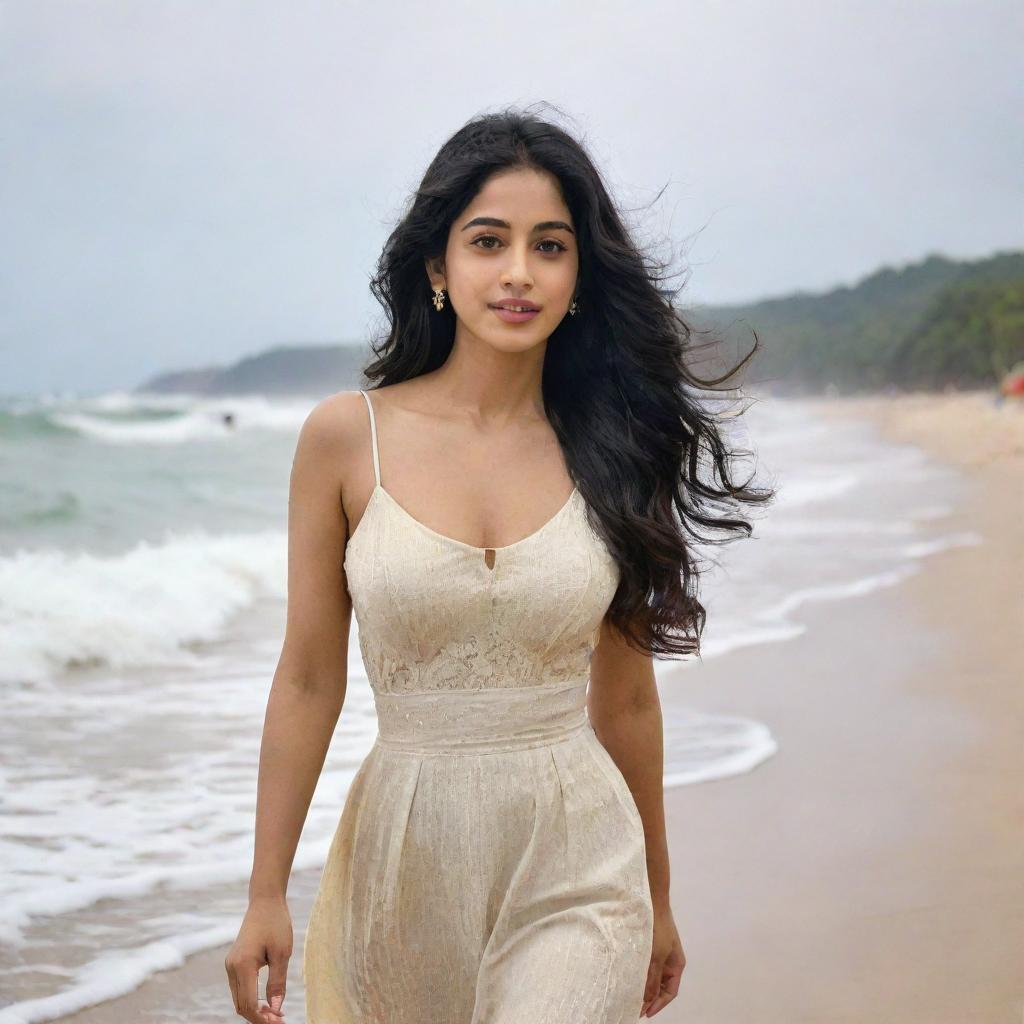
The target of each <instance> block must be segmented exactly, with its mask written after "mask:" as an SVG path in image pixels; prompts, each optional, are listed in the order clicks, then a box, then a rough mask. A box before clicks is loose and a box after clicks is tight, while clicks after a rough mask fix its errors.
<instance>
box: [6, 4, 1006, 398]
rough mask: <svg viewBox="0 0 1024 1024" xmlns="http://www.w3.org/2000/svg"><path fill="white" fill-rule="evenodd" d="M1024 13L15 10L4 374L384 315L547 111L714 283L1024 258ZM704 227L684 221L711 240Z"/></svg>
mask: <svg viewBox="0 0 1024 1024" xmlns="http://www.w3.org/2000/svg"><path fill="white" fill-rule="evenodd" d="M1021 10H1022V8H1021V5H1020V4H1018V3H1009V2H1007V3H1001V2H979V3H970V4H969V3H941V2H936V3H917V2H915V3H906V2H902V3H899V2H897V3H892V2H889V3H878V2H858V3H847V2H825V3H821V4H812V3H808V2H800V3H794V2H763V3H749V2H733V3H727V4H726V3H715V4H713V3H710V2H701V3H692V2H680V0H671V2H651V3H642V2H640V3H638V2H632V3H605V4H602V3H588V4H583V3H551V2H548V3H538V2H534V0H524V2H521V3H518V4H516V5H514V6H513V7H509V6H507V5H493V4H485V3H480V2H479V0H474V2H462V3H442V4H440V5H423V4H413V3H401V4H400V3H378V4H348V3H345V4H342V3H302V2H290V3H288V4H283V3H265V2H256V0H245V2H216V3H209V2H192V3H186V2H180V0H179V2H174V3H165V2H157V0H146V2H142V3H140V2H138V0H122V2H117V3H97V2H85V0H83V2H72V3H53V2H45V0H22V2H20V3H10V2H8V3H3V4H2V5H0V138H2V145H3V154H2V159H0V223H2V226H3V237H4V245H3V250H2V256H0V392H20V391H39V390H50V389H71V390H77V391H90V390H98V389H106V388H122V387H132V386H134V385H135V384H137V383H138V382H139V381H140V380H142V379H143V378H145V377H147V376H149V375H150V374H152V373H155V372H158V371H161V370H165V369H176V368H184V367H190V366H195V365H207V364H209V363H215V362H230V361H232V360H233V359H235V358H237V357H239V356H241V355H245V354H250V353H253V352H256V351H259V350H261V349H263V348H266V347H268V346H270V345H275V344H287V343H319V342H324V343H326V342H331V341H337V340H343V339H358V338H361V337H365V335H366V332H367V329H368V327H369V326H371V325H372V323H373V320H374V318H375V317H376V315H377V312H378V309H379V307H377V305H376V303H375V302H374V300H373V298H372V296H371V295H370V293H369V290H368V288H367V280H368V277H369V275H370V273H371V272H372V270H373V267H374V264H375V260H376V257H377V255H378V253H379V251H380V247H381V244H382V242H383V240H384V238H385V237H386V234H387V232H388V230H389V227H390V225H391V224H392V222H393V220H394V218H395V217H396V216H397V214H398V213H399V211H400V209H401V207H402V204H403V203H404V201H405V199H406V196H407V194H408V192H409V190H410V189H412V188H413V187H414V186H415V184H416V183H417V181H418V179H419V176H420V175H421V174H422V172H423V170H424V168H425V167H426V164H427V163H428V162H429V160H430V159H431V157H432V156H433V154H434V152H435V151H436V149H437V147H438V146H439V145H440V144H441V143H442V142H443V141H444V139H445V138H446V137H447V136H448V135H450V134H451V132H452V131H454V130H455V129H456V128H457V127H458V126H459V125H461V124H462V123H463V122H464V121H465V120H466V119H468V118H469V117H471V116H473V115H474V114H477V113H480V112H483V111H486V110H490V109H494V108H495V107H497V106H499V105H504V104H507V103H519V104H527V103H531V102H535V101H548V102H550V103H552V104H555V105H556V106H557V107H558V108H559V109H560V110H562V111H564V112H565V113H566V114H567V115H568V116H569V118H571V120H570V121H569V122H568V124H567V126H568V127H569V128H570V130H574V131H575V132H576V134H577V135H579V136H581V137H582V138H583V140H584V141H585V142H586V143H587V144H588V146H589V147H590V149H591V152H592V153H593V155H594V156H595V158H596V159H597V161H598V162H599V164H600V166H601V168H602V170H603V172H604V173H605V175H606V178H607V180H608V183H609V185H610V187H611V188H612V190H613V192H614V194H615V195H616V196H617V197H618V198H619V199H620V200H621V201H622V202H623V203H624V204H625V205H626V206H628V207H632V208H638V207H642V206H643V205H644V204H647V203H649V202H650V201H651V200H653V199H654V197H655V195H656V193H657V192H658V190H660V189H661V188H662V187H666V190H665V193H664V195H663V196H662V197H661V199H660V200H659V201H658V203H657V204H656V205H655V206H654V207H652V208H651V209H649V210H648V211H647V212H646V214H642V215H641V217H640V220H639V221H634V222H635V223H637V224H638V225H639V227H640V230H639V232H638V233H639V234H640V235H641V237H654V238H658V237H661V238H663V239H667V240H670V241H671V243H672V244H673V245H675V246H676V247H677V252H685V254H686V255H687V257H688V260H689V266H690V270H691V276H690V278H689V284H688V286H687V291H686V293H685V295H686V296H687V297H688V299H689V301H691V302H712V303H715V302H734V301H745V300H749V299H755V298H761V297H765V296H768V295H776V294H781V293H786V292H790V291H793V290H797V289H800V290H809V291H818V290H822V289H826V288H829V287H833V286H835V285H838V284H852V283H854V282H855V281H856V280H857V279H859V278H860V277H862V276H864V275H865V274H867V273H870V272H872V271H874V270H876V269H877V268H878V267H879V266H880V265H883V264H889V265H893V266H898V265H902V264H904V263H907V262H912V261H917V260H919V259H922V258H923V257H925V256H927V255H929V254H932V253H942V254H945V255H948V256H950V257H954V258H956V257H960V258H976V257H981V256H985V255H988V254H990V253H991V252H993V251H994V250H997V249H1006V248H1019V247H1020V246H1021V239H1022V230H1021V229H1022V218H1021V185H1022V168H1024V142H1022V135H1021V131H1020V115H1021V109H1022V106H1021V99H1022V92H1024V88H1022V85H1021V81H1022V76H1021V75H1020V73H1019V56H1020V52H1021V45H1022V42H1024V39H1022V35H1024V33H1022V31H1021V30H1022V26H1024V18H1022V16H1021V13H1020V12H1021ZM687 240H689V243H688V244H687Z"/></svg>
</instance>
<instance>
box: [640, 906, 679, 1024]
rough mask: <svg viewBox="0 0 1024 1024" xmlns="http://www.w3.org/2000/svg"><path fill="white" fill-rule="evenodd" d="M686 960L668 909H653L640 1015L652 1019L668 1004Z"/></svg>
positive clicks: (676, 990)
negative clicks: (650, 947)
mask: <svg viewBox="0 0 1024 1024" xmlns="http://www.w3.org/2000/svg"><path fill="white" fill-rule="evenodd" d="M685 966H686V957H685V956H684V955H683V945H682V943H681V942H680V941H679V932H678V931H676V923H675V921H674V920H673V918H672V909H671V907H668V906H661V907H659V906H657V905H655V908H654V943H653V948H652V950H651V966H650V967H649V968H648V971H647V987H646V988H645V989H644V1005H643V1007H642V1009H641V1010H640V1016H641V1017H643V1016H645V1015H646V1016H647V1017H653V1016H654V1015H655V1014H656V1013H657V1012H658V1011H659V1010H660V1009H661V1008H662V1007H664V1006H666V1005H667V1004H669V1003H671V1002H672V1000H673V999H675V997H676V993H677V992H678V991H679V982H680V981H681V980H682V977H683V968H684V967H685Z"/></svg>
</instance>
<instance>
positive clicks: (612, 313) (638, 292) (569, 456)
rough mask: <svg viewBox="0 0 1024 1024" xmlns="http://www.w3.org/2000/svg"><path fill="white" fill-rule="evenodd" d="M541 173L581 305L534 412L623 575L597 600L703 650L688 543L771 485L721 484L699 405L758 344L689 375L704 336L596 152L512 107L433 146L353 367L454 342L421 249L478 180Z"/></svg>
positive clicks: (710, 422) (393, 240)
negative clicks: (558, 211)
mask: <svg viewBox="0 0 1024 1024" xmlns="http://www.w3.org/2000/svg"><path fill="white" fill-rule="evenodd" d="M518 168H525V169H536V170H542V171H547V172H549V173H550V174H552V175H553V176H554V177H555V178H556V179H557V180H558V182H559V184H560V186H561V190H562V194H563V197H564V200H565V203H566V205H567V206H568V208H569V210H570V212H571V213H572V218H573V223H574V226H575V229H576V238H577V245H578V247H579V278H578V286H577V293H576V294H577V302H578V307H579V308H578V312H577V313H576V315H574V316H566V317H565V318H564V319H563V320H562V322H561V323H560V324H559V325H558V327H557V328H556V329H555V331H554V332H553V333H552V334H551V336H550V337H549V339H548V342H547V348H546V351H545V356H544V368H543V377H542V389H543V398H544V406H545V411H546V414H547V416H548V420H549V422H550V423H551V425H552V427H553V429H554V430H555V432H556V434H557V436H558V439H559V441H560V443H561V446H562V450H563V453H564V455H565V460H566V465H567V466H568V468H569V472H570V474H571V475H572V476H573V478H574V481H575V483H576V485H577V487H578V488H579V490H580V493H581V494H582V496H583V497H584V499H585V501H586V504H587V506H588V512H587V514H588V518H589V519H590V523H591V526H592V527H593V528H594V529H595V531H597V533H598V534H599V535H600V536H601V537H602V539H603V540H604V542H605V543H606V545H607V546H608V549H609V551H610V552H611V554H612V556H613V557H614V558H615V560H616V562H617V564H618V566H619V568H620V570H621V574H620V582H619V586H618V588H617V590H616V592H615V596H614V598H613V599H612V603H611V605H610V607H609V609H608V616H609V619H610V620H611V622H612V624H613V625H614V626H616V628H617V629H618V630H619V631H620V632H621V633H622V635H623V636H624V637H625V638H626V639H627V641H628V642H629V643H630V644H631V645H632V646H634V647H637V648H639V649H640V650H643V651H645V652H647V653H649V654H651V655H653V656H655V657H663V656H671V655H686V654H692V653H697V654H699V653H700V636H701V633H702V632H703V629H704V622H705V619H706V612H705V609H704V607H703V605H702V604H701V603H700V601H699V600H698V599H697V590H698V585H697V584H698V578H699V575H700V573H701V572H702V571H703V570H702V567H701V566H700V564H699V561H698V559H697V558H696V556H695V554H694V552H693V551H692V550H691V543H690V542H691V541H696V542H698V543H709V544H711V543H723V542H725V541H728V540H733V539H736V537H737V535H740V534H743V535H746V536H749V535H750V534H751V533H752V527H751V524H750V523H749V522H748V521H747V520H746V519H744V518H742V517H741V516H740V515H739V514H738V511H737V506H738V505H739V504H740V503H742V502H746V503H761V502H767V501H770V500H771V499H772V498H773V496H774V492H773V491H771V490H760V489H755V488H752V487H751V486H750V482H751V480H752V479H753V476H754V475H755V474H754V473H751V476H750V477H748V479H747V480H746V481H744V482H743V483H742V484H737V483H735V482H734V481H733V479H732V472H733V469H732V466H731V462H732V461H733V460H734V459H735V457H736V456H737V455H738V454H742V455H749V454H751V453H750V452H747V451H741V452H734V451H731V450H730V449H729V447H728V444H727V442H726V436H725V435H726V432H725V429H724V426H723V425H722V424H720V418H721V417H722V416H733V415H735V413H734V412H725V411H724V410H723V409H722V408H717V407H718V406H723V405H724V403H723V400H722V399H721V398H720V397H715V398H713V400H712V401H711V402H710V403H709V402H702V401H701V396H700V392H713V391H714V389H715V388H716V387H717V385H719V384H722V383H724V382H727V381H729V380H731V379H732V378H733V377H734V376H735V374H736V373H737V371H738V370H739V369H740V368H741V367H742V366H743V365H744V364H745V363H747V362H748V361H749V360H750V358H751V357H752V356H753V355H754V352H755V351H756V350H757V347H758V340H757V334H756V332H755V333H754V347H753V348H752V349H751V350H750V352H749V353H747V355H746V356H745V357H744V358H743V359H742V360H740V362H739V363H737V364H736V365H735V366H733V367H732V368H731V369H729V370H727V372H726V373H725V374H724V375H722V376H719V377H717V378H712V379H703V378H700V377H698V376H696V375H695V374H694V372H693V369H692V367H690V366H688V365H687V362H688V356H692V354H694V353H695V352H696V350H697V348H705V347H707V344H710V343H703V344H701V345H700V346H697V345H696V344H694V343H693V340H692V338H693V335H694V334H695V333H697V332H696V331H695V330H694V329H692V328H691V327H690V326H688V325H687V323H686V322H685V321H684V320H683V318H682V316H681V315H680V313H679V310H678V309H677V308H676V307H675V304H674V299H675V296H676V294H677V293H678V291H679V290H680V289H674V290H672V289H666V288H663V287H661V285H662V283H663V281H664V279H665V278H664V275H663V273H662V272H663V271H664V269H665V267H664V265H663V264H661V263H659V262H657V261H655V260H653V259H651V258H650V257H648V256H646V255H645V254H643V253H642V252H641V250H640V249H639V247H638V246H637V245H636V244H635V243H634V242H633V240H632V239H631V238H630V235H629V232H628V231H627V229H626V227H625V226H624V224H623V221H622V218H621V217H620V214H619V212H618V211H617V209H616V206H615V204H614V203H613V201H612V199H611V197H610V196H609V194H608V191H607V189H606V188H605V185H604V183H603V181H602V179H601V175H600V174H599V173H598V170H597V168H596V167H595V165H594V163H593V161H592V160H591V158H590V157H589V155H588V154H587V152H586V150H585V149H584V147H583V146H582V144H581V143H580V142H578V141H577V140H576V139H574V138H573V137H572V136H571V135H570V134H569V133H568V132H567V131H565V130H563V129H562V128H560V127H558V126H557V125H555V124H552V123H551V122H549V121H547V120H543V119H541V118H539V117H538V116H536V115H535V114H532V113H530V112H528V111H522V110H516V109H513V108H509V109H505V110H502V111H501V112H499V113H494V114H484V115H481V116H478V117H475V118H473V119H472V120H470V121H469V122H468V123H467V124H466V125H465V126H463V127H462V128H460V129H459V130H458V131H457V132H456V133H455V134H454V135H453V136H452V137H451V138H450V139H448V141H447V142H445V144H444V145H443V146H442V147H441V149H440V151H439V152H438V154H437V155H436V156H435V157H434V159H433V161H432V162H431V164H430V166H429V167H428V168H427V171H426V173H425V174H424V176H423V180H422V182H421V184H420V186H419V188H418V189H417V190H416V192H415V194H414V195H413V196H412V197H411V198H410V200H409V203H408V205H407V208H406V210H405V212H404V214H403V215H402V217H401V219H400V221H399V223H398V225H397V226H396V227H395V229H394V230H393V231H392V232H391V234H390V236H389V237H388V239H387V241H386V243H385V245H384V249H383V252H382V253H381V256H380V260H379V262H378V266H377V272H376V274H375V276H374V277H373V278H372V279H371V284H370V288H371V290H372V292H373V294H374V296H375V297H376V298H377V300H378V301H379V302H380V303H381V305H382V306H383V307H384V310H385V314H386V317H387V322H388V324H389V325H390V326H389V328H388V329H387V331H386V333H385V334H384V335H383V336H382V337H379V338H377V339H374V340H372V341H371V345H372V349H373V353H374V358H373V360H372V361H371V362H370V363H369V364H368V365H367V366H366V367H365V368H364V370H363V374H364V376H365V377H366V379H367V380H368V381H370V382H375V386H378V387H383V386H386V385H390V384H394V383H398V382H399V381H403V380H408V379H410V378H412V377H417V376H419V375H421V374H423V373H428V372H430V371H432V370H435V369H437V368H438V367H439V366H441V365H442V364H443V363H444V362H445V360H446V359H447V358H448V355H449V353H450V352H451V349H452V345H453V343H454V338H455V314H454V312H453V311H452V308H451V303H448V304H446V306H445V308H444V310H443V311H442V312H441V313H438V312H437V311H436V310H435V309H434V307H433V305H432V303H431V301H430V300H431V296H432V290H431V287H430V283H429V281H428V278H427V274H426V268H425V262H424V261H425V260H427V259H431V258H438V257H441V256H443V254H444V252H445V249H446V246H447V241H448V233H449V229H450V227H451V225H452V222H453V221H454V220H455V218H456V217H458V216H459V215H460V214H461V213H462V211H463V210H465V208H466V207H467V206H468V205H469V204H470V202H471V201H472V200H473V198H474V197H475V195H476V194H477V193H478V192H479V191H480V189H481V188H482V187H483V185H484V183H485V182H486V181H487V179H488V178H489V177H490V176H491V175H493V174H495V173H496V172H499V171H505V170H508V169H518Z"/></svg>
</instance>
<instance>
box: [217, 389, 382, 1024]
mask: <svg viewBox="0 0 1024 1024" xmlns="http://www.w3.org/2000/svg"><path fill="white" fill-rule="evenodd" d="M353 397H354V398H356V399H358V401H359V402H362V401H363V399H362V396H360V395H358V393H355V392H343V393H341V394H338V395H333V396H331V397H330V398H327V399H324V400H323V401H322V402H320V403H319V404H318V405H317V406H316V407H315V408H314V409H313V410H312V411H311V412H310V414H309V415H308V417H307V418H306V420H305V422H304V423H303V425H302V429H301V430H300V432H299V438H298V442H297V445H296V449H295V456H294V459H293V463H292V470H291V479H290V484H289V497H288V609H287V617H286V624H285V637H284V644H283V646H282V650H281V656H280V659H279V661H278V665H277V669H276V671H275V673H274V678H273V682H272V684H271V687H270V695H269V698H268V701H267V710H266V715H265V718H264V723H263V738H262V743H261V746H260V761H259V776H258V782H257V796H256V823H255V830H256V837H255V852H254V857H253V868H252V874H251V877H250V880H249V907H248V910H247V911H246V915H245V918H244V920H243V922H242V926H241V929H240V930H239V934H238V938H237V939H236V940H235V944H234V946H233V947H232V948H231V951H230V952H229V953H228V955H227V958H226V959H225V968H226V969H227V973H228V979H229V982H230V986H231V994H232V997H233V999H234V1003H235V1012H236V1013H238V1014H239V1015H240V1016H241V1017H243V1018H244V1019H245V1020H247V1021H250V1022H252V1024H266V1022H267V1021H276V1020H278V1019H279V1017H278V1015H277V1014H275V1013H273V1012H272V1011H271V1009H269V1008H268V1007H259V1006H258V1005H257V1004H258V999H257V977H258V973H259V970H260V968H261V967H263V966H264V965H269V967H270V974H269V978H268V981H267V1000H268V1001H270V1002H271V1006H272V1007H274V1008H276V1009H277V1010H280V1008H281V1001H283V999H284V993H285V984H286V977H287V970H288V960H289V958H290V957H291V954H292V926H291V918H290V915H289V913H288V906H287V902H286V896H287V888H288V878H289V875H290V873H291V866H292V861H293V860H294V857H295V850H296V847H297V846H298V842H299V836H300V835H301V833H302V827H303V824H304V823H305V820H306V815H307V812H308V811H309V805H310V802H311V800H312V797H313V792H314V790H315V789H316V784H317V780H318V779H319V777H320V772H321V770H322V769H323V764H324V760H325V758H326V755H327V750H328V747H329V745H330V741H331V737H332V735H333V733H334V728H335V725H336V724H337V721H338V716H339V714H340V713H341V708H342V705H343V703H344V700H345V689H346V685H347V664H348V635H349V624H350V620H351V614H352V605H351V601H350V599H349V596H348V589H347V584H346V580H345V575H344V568H343V566H342V562H343V559H344V554H345V538H346V521H345V516H344V511H343V508H342V504H341V470H342V466H343V459H344V457H345V455H346V453H347V451H348V450H349V445H348V441H347V435H348V433H349V432H350V430H348V429H346V424H352V423H354V415H353V408H352V406H351V404H347V403H351V400H352V398H353ZM277 997H280V998H277Z"/></svg>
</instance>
